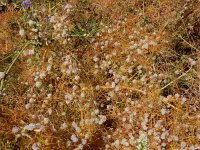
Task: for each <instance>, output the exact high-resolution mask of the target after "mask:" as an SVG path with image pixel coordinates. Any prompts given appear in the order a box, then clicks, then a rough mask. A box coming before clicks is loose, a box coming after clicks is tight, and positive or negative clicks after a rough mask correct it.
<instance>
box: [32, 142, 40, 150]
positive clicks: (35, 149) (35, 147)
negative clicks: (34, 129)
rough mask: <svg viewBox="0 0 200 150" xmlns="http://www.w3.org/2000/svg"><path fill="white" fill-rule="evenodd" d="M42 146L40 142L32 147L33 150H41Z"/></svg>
mask: <svg viewBox="0 0 200 150" xmlns="http://www.w3.org/2000/svg"><path fill="white" fill-rule="evenodd" d="M40 146H41V144H40V143H39V142H37V143H34V144H33V145H32V150H39V149H40Z"/></svg>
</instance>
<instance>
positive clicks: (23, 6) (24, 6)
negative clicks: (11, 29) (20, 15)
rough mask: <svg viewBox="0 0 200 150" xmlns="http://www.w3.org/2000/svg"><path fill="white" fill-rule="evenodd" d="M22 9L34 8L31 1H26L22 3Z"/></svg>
mask: <svg viewBox="0 0 200 150" xmlns="http://www.w3.org/2000/svg"><path fill="white" fill-rule="evenodd" d="M21 6H22V8H24V9H29V8H30V7H31V6H32V3H31V1H30V0H24V1H22V3H21Z"/></svg>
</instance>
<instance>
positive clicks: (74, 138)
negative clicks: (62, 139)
mask: <svg viewBox="0 0 200 150" xmlns="http://www.w3.org/2000/svg"><path fill="white" fill-rule="evenodd" d="M71 140H72V142H74V143H75V142H78V138H77V136H76V135H75V134H72V136H71Z"/></svg>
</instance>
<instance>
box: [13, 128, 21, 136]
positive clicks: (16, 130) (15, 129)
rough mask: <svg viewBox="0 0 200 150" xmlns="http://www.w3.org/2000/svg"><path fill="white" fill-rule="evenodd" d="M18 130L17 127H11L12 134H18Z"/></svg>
mask: <svg viewBox="0 0 200 150" xmlns="http://www.w3.org/2000/svg"><path fill="white" fill-rule="evenodd" d="M19 130H20V128H19V127H13V128H12V133H14V134H16V133H17V132H19Z"/></svg>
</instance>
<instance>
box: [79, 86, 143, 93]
mask: <svg viewBox="0 0 200 150" xmlns="http://www.w3.org/2000/svg"><path fill="white" fill-rule="evenodd" d="M117 87H119V89H122V90H130V91H135V92H138V93H141V94H143V95H145V94H146V92H145V91H143V90H140V89H137V88H134V87H130V86H125V85H117ZM100 89H104V90H107V89H114V88H113V87H112V86H100ZM82 90H83V91H88V90H92V89H91V88H89V87H84V88H82Z"/></svg>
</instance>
